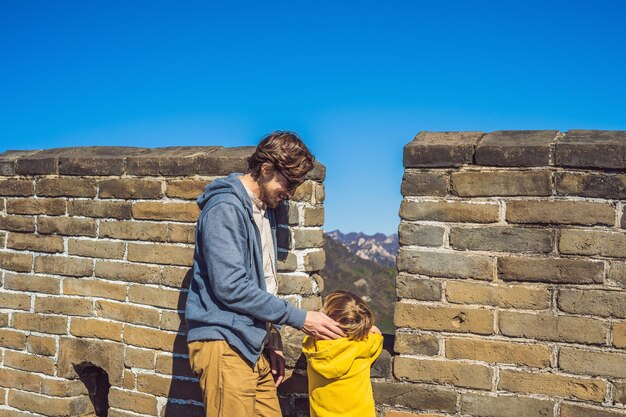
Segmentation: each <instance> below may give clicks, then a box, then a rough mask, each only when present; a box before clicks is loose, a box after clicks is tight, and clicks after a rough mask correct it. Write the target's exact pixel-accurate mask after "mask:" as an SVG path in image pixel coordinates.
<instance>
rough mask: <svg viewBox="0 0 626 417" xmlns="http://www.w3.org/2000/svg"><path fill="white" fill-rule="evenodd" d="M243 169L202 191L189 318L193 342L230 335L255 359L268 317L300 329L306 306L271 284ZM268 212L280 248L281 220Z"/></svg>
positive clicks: (227, 338)
mask: <svg viewBox="0 0 626 417" xmlns="http://www.w3.org/2000/svg"><path fill="white" fill-rule="evenodd" d="M240 175H241V174H231V175H229V176H228V177H226V178H220V179H218V180H215V181H214V182H212V183H211V184H209V185H207V186H206V188H205V191H204V194H202V195H200V196H199V197H198V205H199V206H200V209H201V212H200V216H199V218H198V224H197V226H196V247H195V251H194V256H193V279H192V281H191V285H190V287H189V294H188V296H187V305H186V307H185V320H186V321H187V328H188V332H187V342H193V341H196V340H225V341H226V342H227V343H228V344H229V345H230V346H232V347H234V348H236V349H237V350H238V351H239V352H240V353H241V354H242V355H243V356H244V357H245V358H246V359H247V360H248V361H249V362H250V363H252V364H254V363H256V361H257V360H258V358H259V356H260V354H261V351H262V349H263V340H264V339H265V335H266V333H267V330H266V322H269V323H274V324H288V325H289V326H292V327H295V328H297V329H300V328H302V326H303V325H304V319H305V317H306V311H304V310H301V309H299V308H296V307H294V306H292V305H291V304H289V303H288V302H287V301H285V300H281V299H280V298H278V297H276V296H274V295H272V294H269V293H268V292H267V291H266V289H265V275H264V272H263V254H262V252H261V237H260V235H259V231H258V229H257V227H256V224H255V223H254V219H253V217H252V201H251V200H250V197H249V196H248V194H247V192H246V189H245V187H244V186H243V184H242V183H241V181H240V180H239V176H240ZM267 213H268V216H269V219H270V224H271V226H272V239H273V240H274V248H276V221H275V219H274V214H273V211H272V210H268V211H267ZM275 250H276V249H275ZM275 255H276V254H275ZM276 258H277V257H276V256H274V259H276Z"/></svg>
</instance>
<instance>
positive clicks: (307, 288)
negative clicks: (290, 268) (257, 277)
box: [276, 274, 313, 294]
mask: <svg viewBox="0 0 626 417" xmlns="http://www.w3.org/2000/svg"><path fill="white" fill-rule="evenodd" d="M276 281H277V284H278V293H279V294H312V293H313V284H312V282H311V281H312V280H311V277H309V276H308V275H287V274H278V275H277V276H276Z"/></svg>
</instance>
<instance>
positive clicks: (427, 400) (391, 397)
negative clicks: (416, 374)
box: [372, 382, 457, 417]
mask: <svg viewBox="0 0 626 417" xmlns="http://www.w3.org/2000/svg"><path fill="white" fill-rule="evenodd" d="M372 390H373V392H374V401H375V402H376V404H385V405H390V406H395V407H408V408H410V409H414V410H422V411H424V410H436V411H444V412H445V411H448V412H454V411H455V409H456V402H457V394H456V393H455V392H454V391H453V390H451V389H446V388H442V387H435V386H427V385H416V384H402V383H397V382H396V383H390V382H373V383H372ZM420 415H421V414H420ZM407 417H408V416H407Z"/></svg>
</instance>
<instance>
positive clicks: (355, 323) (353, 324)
mask: <svg viewBox="0 0 626 417" xmlns="http://www.w3.org/2000/svg"><path fill="white" fill-rule="evenodd" d="M322 311H323V312H324V313H325V314H326V315H327V316H328V317H330V318H331V319H333V320H335V321H336V322H337V323H339V327H340V328H341V330H343V332H344V333H345V334H347V335H348V337H349V338H350V339H355V340H362V339H365V338H366V337H367V335H368V333H369V331H370V329H371V328H372V326H373V325H374V316H373V314H372V311H371V310H370V308H369V306H368V305H367V304H366V303H365V301H363V300H362V299H361V298H360V297H358V296H356V295H355V294H353V293H351V292H350V291H346V290H337V291H333V292H331V293H330V294H328V295H327V296H326V299H325V300H324V307H322Z"/></svg>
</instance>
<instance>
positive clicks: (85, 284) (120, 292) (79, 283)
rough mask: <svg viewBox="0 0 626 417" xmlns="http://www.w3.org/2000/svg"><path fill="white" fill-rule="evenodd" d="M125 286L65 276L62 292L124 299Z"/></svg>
mask: <svg viewBox="0 0 626 417" xmlns="http://www.w3.org/2000/svg"><path fill="white" fill-rule="evenodd" d="M126 291H127V286H126V285H124V284H115V283H111V282H105V281H98V280H95V279H85V278H66V279H65V280H64V281H63V294H65V295H83V296H88V297H101V298H110V299H113V300H119V301H124V300H125V299H126Z"/></svg>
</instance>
